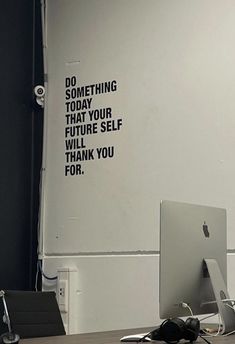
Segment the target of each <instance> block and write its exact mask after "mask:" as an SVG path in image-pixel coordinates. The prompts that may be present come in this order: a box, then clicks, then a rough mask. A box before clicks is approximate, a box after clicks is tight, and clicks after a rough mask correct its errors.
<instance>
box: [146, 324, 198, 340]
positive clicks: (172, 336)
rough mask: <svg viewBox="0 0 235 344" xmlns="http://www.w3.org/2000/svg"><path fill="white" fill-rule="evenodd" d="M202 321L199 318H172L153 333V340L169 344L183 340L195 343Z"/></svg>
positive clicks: (151, 335)
mask: <svg viewBox="0 0 235 344" xmlns="http://www.w3.org/2000/svg"><path fill="white" fill-rule="evenodd" d="M199 332H200V321H199V320H198V319H197V318H188V319H187V320H186V321H184V320H182V319H180V318H172V319H167V320H165V321H163V323H162V324H161V325H160V327H159V328H157V329H155V330H154V331H152V332H151V334H150V338H151V340H163V341H164V342H166V343H168V344H176V343H178V342H179V341H180V340H181V339H186V340H189V341H190V342H194V341H195V340H196V339H197V337H198V336H199Z"/></svg>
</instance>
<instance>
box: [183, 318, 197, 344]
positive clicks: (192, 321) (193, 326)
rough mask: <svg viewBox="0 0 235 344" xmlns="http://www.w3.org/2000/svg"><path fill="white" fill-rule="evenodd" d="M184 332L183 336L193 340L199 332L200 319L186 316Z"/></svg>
mask: <svg viewBox="0 0 235 344" xmlns="http://www.w3.org/2000/svg"><path fill="white" fill-rule="evenodd" d="M185 325H186V326H185V327H186V328H185V333H184V336H183V338H184V339H186V340H189V341H190V342H194V341H195V340H196V339H197V337H198V335H199V332H200V321H199V320H198V319H197V318H188V319H187V320H186V322H185Z"/></svg>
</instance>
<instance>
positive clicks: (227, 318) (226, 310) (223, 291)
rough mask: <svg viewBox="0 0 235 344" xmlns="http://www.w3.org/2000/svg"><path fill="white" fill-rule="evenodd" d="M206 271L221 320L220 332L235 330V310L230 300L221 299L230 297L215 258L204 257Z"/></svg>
mask: <svg viewBox="0 0 235 344" xmlns="http://www.w3.org/2000/svg"><path fill="white" fill-rule="evenodd" d="M204 261H205V264H206V267H207V271H208V273H209V277H210V281H211V284H212V289H213V292H214V295H215V300H216V303H217V306H218V312H219V314H220V316H221V321H222V325H223V327H222V332H221V333H222V334H224V333H230V332H232V331H235V310H233V308H231V307H232V303H231V302H230V301H228V302H224V301H222V300H225V299H228V300H229V299H230V297H229V294H228V291H227V287H226V285H225V282H224V279H223V276H222V274H221V271H220V268H219V265H218V263H217V261H216V259H204Z"/></svg>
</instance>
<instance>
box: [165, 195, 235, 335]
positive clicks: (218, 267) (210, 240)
mask: <svg viewBox="0 0 235 344" xmlns="http://www.w3.org/2000/svg"><path fill="white" fill-rule="evenodd" d="M205 262H207V263H205ZM207 265H208V266H209V270H210V271H209V272H210V274H209V272H208V266H207ZM226 281H227V238H226V210H225V209H221V208H215V207H209V206H201V205H195V204H187V203H180V202H173V201H161V205H160V286H159V287H160V288H159V296H160V317H161V318H170V317H180V316H189V315H190V313H189V309H188V308H187V307H186V308H184V307H183V304H187V305H188V306H189V307H190V308H191V310H192V312H193V314H195V315H196V314H197V315H198V314H205V313H214V312H216V311H217V310H218V304H217V303H216V302H215V301H218V299H219V300H222V299H226V298H228V294H227V288H226V283H227V282H226ZM223 282H224V284H223ZM215 294H216V295H215ZM221 304H222V306H221V307H223V308H224V307H225V312H227V309H226V308H228V310H229V307H226V305H224V303H223V302H221ZM230 311H231V312H233V311H232V310H231V309H230ZM228 316H229V318H231V314H229V315H228ZM226 317H227V315H226ZM234 326H235V317H234V322H233V323H232V324H231V326H230V324H229V326H228V328H229V330H230V328H233V327H234Z"/></svg>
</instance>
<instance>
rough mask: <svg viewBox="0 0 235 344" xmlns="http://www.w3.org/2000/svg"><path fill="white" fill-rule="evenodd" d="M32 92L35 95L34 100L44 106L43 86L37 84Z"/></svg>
mask: <svg viewBox="0 0 235 344" xmlns="http://www.w3.org/2000/svg"><path fill="white" fill-rule="evenodd" d="M34 94H35V97H36V102H37V104H38V105H40V106H41V107H43V106H44V95H45V87H44V86H42V85H37V86H35V87H34Z"/></svg>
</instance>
